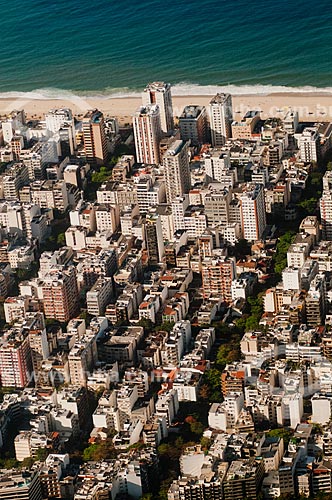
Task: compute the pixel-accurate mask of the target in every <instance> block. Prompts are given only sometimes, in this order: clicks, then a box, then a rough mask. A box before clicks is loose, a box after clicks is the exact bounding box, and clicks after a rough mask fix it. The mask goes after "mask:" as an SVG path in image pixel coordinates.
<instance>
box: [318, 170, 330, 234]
mask: <svg viewBox="0 0 332 500" xmlns="http://www.w3.org/2000/svg"><path fill="white" fill-rule="evenodd" d="M319 208H320V218H321V222H322V237H323V240H332V172H329V171H328V172H326V173H325V175H324V177H323V193H322V197H321V199H320V200H319Z"/></svg>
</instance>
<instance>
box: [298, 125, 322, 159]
mask: <svg viewBox="0 0 332 500" xmlns="http://www.w3.org/2000/svg"><path fill="white" fill-rule="evenodd" d="M299 150H300V157H301V160H302V161H306V162H309V161H317V160H318V159H319V157H320V137H319V133H318V130H317V129H316V128H315V127H306V128H305V129H304V130H303V132H302V135H301V137H300V138H299Z"/></svg>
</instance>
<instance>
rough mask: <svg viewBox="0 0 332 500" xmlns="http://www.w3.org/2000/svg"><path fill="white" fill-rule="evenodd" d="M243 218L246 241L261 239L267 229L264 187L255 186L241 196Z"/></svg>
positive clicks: (260, 185)
mask: <svg viewBox="0 0 332 500" xmlns="http://www.w3.org/2000/svg"><path fill="white" fill-rule="evenodd" d="M241 217H242V224H241V226H242V231H243V237H244V239H246V240H248V241H257V240H259V239H261V237H262V235H263V232H264V230H265V228H266V213H265V199H264V186H263V185H262V184H255V185H252V186H251V187H249V189H248V191H246V192H245V193H243V194H242V196H241Z"/></svg>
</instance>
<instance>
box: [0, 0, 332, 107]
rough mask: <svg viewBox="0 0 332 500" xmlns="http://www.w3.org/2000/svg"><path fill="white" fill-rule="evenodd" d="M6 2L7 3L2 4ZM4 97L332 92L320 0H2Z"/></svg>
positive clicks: (327, 22)
mask: <svg viewBox="0 0 332 500" xmlns="http://www.w3.org/2000/svg"><path fill="white" fill-rule="evenodd" d="M1 4H2V5H1ZM0 5H1V7H2V8H1V16H0V41H1V43H0V97H4V96H7V97H16V96H19V95H22V93H23V94H25V93H27V92H28V93H29V96H31V97H40V98H43V97H44V98H50V97H59V96H60V95H63V94H64V95H65V93H66V91H71V92H74V93H77V94H81V95H82V94H83V95H87V96H89V95H90V96H92V95H98V96H100V95H105V96H108V95H118V96H125V95H133V94H135V93H137V92H139V91H140V90H141V89H142V88H143V87H144V86H145V84H146V83H147V82H149V81H154V80H165V81H168V82H170V83H172V85H173V86H174V90H173V93H174V94H178V95H179V94H207V93H209V94H210V93H213V92H214V91H216V90H229V91H231V92H232V93H233V94H243V93H269V92H272V91H275V92H286V91H287V92H290V91H294V92H295V91H299V90H302V91H307V92H315V91H318V90H320V91H321V90H326V91H329V92H332V29H331V26H332V4H331V2H330V1H327V0H321V2H319V3H318V4H314V3H312V2H311V1H310V2H309V0H279V1H272V0H256V1H255V2H253V1H250V0H232V1H231V0H191V1H190V0H173V1H169V0H129V1H125V0H95V1H91V0H80V1H78V0H49V1H46V0H33V1H32V2H23V1H22V0H11V1H10V2H8V1H6V0H0Z"/></svg>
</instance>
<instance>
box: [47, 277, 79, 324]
mask: <svg viewBox="0 0 332 500" xmlns="http://www.w3.org/2000/svg"><path fill="white" fill-rule="evenodd" d="M43 282H44V283H43V287H42V289H43V297H44V313H45V317H46V318H55V319H57V320H59V321H61V322H63V323H64V322H66V321H69V320H70V319H72V318H73V317H74V316H75V315H76V314H77V313H78V311H79V304H78V290H77V281H76V271H75V268H73V267H71V268H69V269H68V270H63V271H59V270H57V269H54V270H51V271H50V272H49V273H48V274H46V276H45V277H44V279H43Z"/></svg>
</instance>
